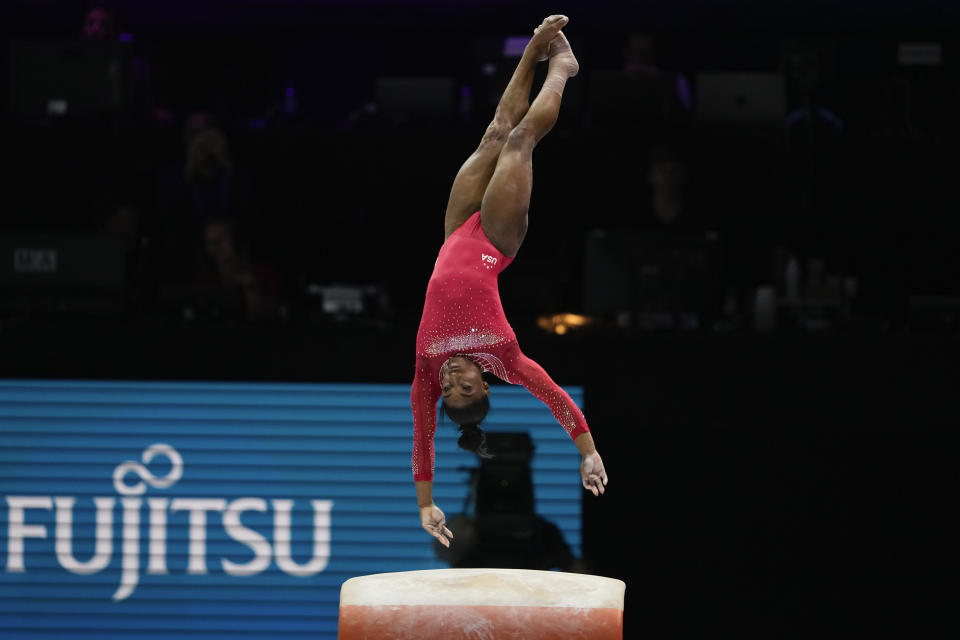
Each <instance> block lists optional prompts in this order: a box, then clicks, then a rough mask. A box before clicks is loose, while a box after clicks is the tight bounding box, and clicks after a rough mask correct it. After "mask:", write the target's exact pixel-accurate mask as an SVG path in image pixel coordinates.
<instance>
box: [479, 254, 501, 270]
mask: <svg viewBox="0 0 960 640" xmlns="http://www.w3.org/2000/svg"><path fill="white" fill-rule="evenodd" d="M480 260H481V261H482V262H484V263H486V264H484V266H485V267H486V268H487V269H489V268H490V267H492V266H495V265H496V264H497V257H496V256H490V255H487V254H485V253H481V254H480Z"/></svg>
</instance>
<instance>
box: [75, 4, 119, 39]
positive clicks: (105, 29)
mask: <svg viewBox="0 0 960 640" xmlns="http://www.w3.org/2000/svg"><path fill="white" fill-rule="evenodd" d="M116 35H117V25H116V15H115V14H114V12H113V9H111V8H110V7H108V6H107V5H106V4H104V3H101V2H97V3H94V4H91V5H90V6H89V7H87V12H86V14H85V15H84V18H83V26H82V28H81V31H80V36H81V37H82V38H83V39H84V40H110V39H112V38H115V37H116Z"/></svg>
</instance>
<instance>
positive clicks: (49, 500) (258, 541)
mask: <svg viewBox="0 0 960 640" xmlns="http://www.w3.org/2000/svg"><path fill="white" fill-rule="evenodd" d="M158 455H164V456H166V457H167V458H168V459H169V460H170V463H171V469H170V471H169V472H168V473H167V475H166V476H163V477H157V476H154V475H153V474H152V473H151V472H150V471H149V470H148V469H147V468H146V466H145V465H147V464H149V463H150V462H151V460H153V459H154V458H155V457H156V456H158ZM141 459H142V461H143V462H142V464H141V463H139V462H133V461H127V462H123V463H121V464H120V465H118V466H117V467H116V468H115V469H114V473H113V481H114V487H115V488H116V490H117V491H118V492H119V493H120V494H121V495H122V496H123V497H122V498H121V499H120V503H121V505H122V508H123V517H122V526H121V534H120V535H121V540H122V544H121V545H120V548H121V562H120V565H121V567H120V568H121V577H120V584H119V586H118V587H117V589H116V592H115V593H114V594H113V600H114V601H120V600H124V599H126V598H128V597H130V596H131V595H132V594H133V592H134V591H135V590H136V588H137V585H138V584H139V581H140V551H141V544H140V529H141V526H140V525H141V518H142V516H141V510H142V509H143V506H144V498H141V497H138V496H140V495H142V494H143V493H144V492H145V491H146V488H147V486H150V487H158V488H167V487H169V486H171V485H173V484H174V483H175V482H177V481H178V480H179V479H180V477H181V476H182V474H183V459H182V458H181V457H180V454H179V453H177V451H176V450H174V449H173V447H170V446H169V445H165V444H154V445H151V446H150V447H149V448H147V449H146V450H145V451H144V452H143V455H142V456H141ZM128 473H134V474H136V475H137V476H138V477H139V478H140V481H139V482H138V483H136V484H134V485H127V484H125V482H124V480H125V477H126V475H127V474H128ZM76 500H77V499H76V498H75V497H71V496H56V497H49V496H6V501H7V505H8V515H7V523H8V535H7V572H8V573H24V572H25V571H26V569H25V562H24V547H25V542H24V541H25V540H26V539H27V538H39V539H46V538H47V525H42V524H35V525H28V524H26V523H25V522H26V510H27V509H44V510H46V511H50V510H51V509H54V508H55V509H56V510H55V514H54V522H55V527H56V533H55V544H54V547H55V553H56V557H57V561H58V562H59V563H60V566H62V567H63V568H64V569H65V570H67V571H69V572H70V573H74V574H80V575H89V574H93V573H97V572H99V571H102V570H103V569H106V568H107V567H108V566H109V565H110V562H111V557H112V556H113V548H114V539H113V524H114V519H115V518H114V513H113V512H114V509H115V507H116V503H117V499H116V498H114V497H94V498H93V502H94V504H95V505H96V514H95V526H94V529H95V533H94V540H95V544H94V551H93V554H92V556H91V557H90V558H89V559H86V560H78V559H77V557H76V555H75V553H74V506H75V505H76ZM146 503H147V506H148V509H149V515H148V517H149V539H150V542H149V551H148V562H147V569H146V571H147V573H148V574H154V575H165V574H167V573H168V570H167V559H166V558H167V522H168V517H169V516H168V513H169V512H177V511H187V512H189V517H188V520H189V530H188V534H187V535H188V537H189V561H188V565H187V573H188V574H206V573H207V572H208V571H207V558H206V556H207V517H208V516H207V512H218V513H221V514H222V518H221V520H222V524H223V528H224V531H225V532H226V534H227V535H228V536H229V537H230V538H232V539H233V540H235V541H236V542H239V543H240V544H242V545H244V546H246V547H247V548H249V549H250V552H252V554H253V557H252V558H250V559H249V560H246V561H245V562H235V561H233V560H231V559H229V558H226V557H224V558H221V559H220V565H221V567H222V569H223V571H224V573H226V574H227V575H232V576H251V575H255V574H258V573H261V572H263V571H265V570H266V569H267V568H269V566H270V562H271V559H273V558H274V557H276V561H277V566H278V567H279V568H280V569H281V570H282V571H284V572H285V573H287V574H289V575H291V576H296V577H308V576H312V575H314V574H317V573H319V572H321V571H323V570H324V569H325V568H326V567H327V565H328V564H329V562H330V542H331V524H330V523H331V511H332V509H333V501H332V500H312V501H311V505H312V507H313V528H312V533H313V552H312V556H311V557H310V559H309V560H308V561H307V562H305V563H303V564H300V563H298V562H296V561H294V559H293V554H292V545H291V538H292V533H291V530H292V517H291V514H292V511H293V506H294V501H293V500H282V499H274V500H272V501H270V503H269V505H268V501H267V500H265V499H263V498H237V499H235V500H233V501H232V502H229V503H228V501H227V500H226V499H223V498H173V499H168V498H148V499H146ZM270 506H272V508H273V510H274V514H273V535H274V540H275V542H274V544H273V545H272V546H271V542H270V540H269V538H268V537H267V536H264V535H263V534H261V533H260V532H258V531H256V530H254V529H252V528H250V527H248V526H244V524H243V523H242V521H241V520H242V516H243V514H244V513H245V512H248V511H256V512H259V513H268V512H269V510H270Z"/></svg>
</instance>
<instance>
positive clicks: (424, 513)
mask: <svg viewBox="0 0 960 640" xmlns="http://www.w3.org/2000/svg"><path fill="white" fill-rule="evenodd" d="M420 524H422V525H423V528H424V529H426V531H427V533H429V534H430V535H432V536H433V537H434V538H436V539H437V540H439V541H440V544H442V545H443V546H445V547H447V548H449V547H450V540H452V539H453V532H452V531H450V529H447V519H446V517H444V515H443V511H440V508H439V507H437V505H435V504H431V505H430V506H427V507H420ZM447 537H449V538H450V540H447Z"/></svg>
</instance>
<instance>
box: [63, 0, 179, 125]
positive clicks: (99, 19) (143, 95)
mask: <svg viewBox="0 0 960 640" xmlns="http://www.w3.org/2000/svg"><path fill="white" fill-rule="evenodd" d="M80 37H81V39H83V40H91V41H104V40H114V39H117V40H120V41H121V42H126V43H132V42H133V34H131V33H126V32H124V33H120V32H119V30H118V27H117V12H116V10H115V9H114V8H113V6H111V5H110V4H108V3H105V2H94V3H92V4H90V5H88V7H87V10H86V12H85V13H84V17H83V24H82V25H81V27H80ZM130 91H131V99H132V108H133V112H134V114H135V115H136V116H137V117H138V118H144V119H146V120H148V121H151V122H154V123H157V124H166V123H169V122H170V121H171V120H172V118H173V114H172V113H171V112H170V110H169V109H167V108H166V107H162V106H159V105H157V104H156V103H155V101H154V92H153V66H152V65H151V64H150V63H149V62H148V61H147V60H146V59H145V58H144V57H143V56H142V55H141V54H134V55H133V56H132V57H131V58H130Z"/></svg>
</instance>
